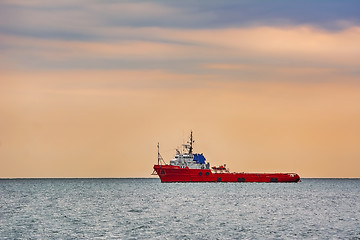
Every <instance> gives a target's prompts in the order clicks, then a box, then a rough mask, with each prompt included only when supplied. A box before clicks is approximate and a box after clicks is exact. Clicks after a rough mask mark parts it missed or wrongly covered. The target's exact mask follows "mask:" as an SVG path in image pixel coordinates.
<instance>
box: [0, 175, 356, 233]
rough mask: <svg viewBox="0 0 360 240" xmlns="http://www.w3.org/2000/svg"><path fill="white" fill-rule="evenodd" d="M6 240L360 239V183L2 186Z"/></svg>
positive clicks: (40, 182)
mask: <svg viewBox="0 0 360 240" xmlns="http://www.w3.org/2000/svg"><path fill="white" fill-rule="evenodd" d="M0 239H360V179H302V182H300V183H161V182H160V180H159V179H9V180H5V179H2V180H0Z"/></svg>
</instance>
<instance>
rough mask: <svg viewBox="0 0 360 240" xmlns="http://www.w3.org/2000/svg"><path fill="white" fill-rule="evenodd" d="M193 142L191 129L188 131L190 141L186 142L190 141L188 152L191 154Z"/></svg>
mask: <svg viewBox="0 0 360 240" xmlns="http://www.w3.org/2000/svg"><path fill="white" fill-rule="evenodd" d="M194 142H195V141H194V140H193V135H192V131H191V133H190V142H188V143H190V147H189V154H192V150H193V143H194Z"/></svg>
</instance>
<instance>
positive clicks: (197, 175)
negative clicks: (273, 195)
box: [154, 165, 300, 182]
mask: <svg viewBox="0 0 360 240" xmlns="http://www.w3.org/2000/svg"><path fill="white" fill-rule="evenodd" d="M154 170H155V171H156V173H157V174H158V175H159V177H160V180H161V182H299V181H300V177H299V175H297V174H295V173H228V172H221V173H219V172H218V173H213V172H212V171H211V170H210V169H189V168H187V167H186V168H180V167H179V166H172V165H154Z"/></svg>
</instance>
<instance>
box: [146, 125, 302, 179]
mask: <svg viewBox="0 0 360 240" xmlns="http://www.w3.org/2000/svg"><path fill="white" fill-rule="evenodd" d="M193 143H194V140H193V136H192V132H191V134H190V141H189V142H187V144H183V145H182V146H183V151H180V150H178V149H176V154H175V157H174V159H172V160H171V161H170V164H166V163H165V161H164V160H163V158H162V157H161V155H160V151H159V144H158V146H157V147H158V164H157V165H154V173H153V174H155V175H156V174H157V175H158V176H159V177H160V180H161V182H299V181H300V176H299V175H298V174H296V173H244V172H240V173H236V172H230V171H229V170H228V169H227V168H226V165H225V164H224V165H222V166H218V167H210V163H209V162H206V159H205V157H204V155H203V154H202V153H201V154H199V153H193ZM155 172H156V173H155Z"/></svg>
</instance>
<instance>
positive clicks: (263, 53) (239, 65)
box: [0, 26, 360, 80]
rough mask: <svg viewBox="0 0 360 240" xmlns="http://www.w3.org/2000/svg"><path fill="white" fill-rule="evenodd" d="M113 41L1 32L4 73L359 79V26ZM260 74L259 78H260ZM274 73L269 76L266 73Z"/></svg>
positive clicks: (134, 36)
mask: <svg viewBox="0 0 360 240" xmlns="http://www.w3.org/2000/svg"><path fill="white" fill-rule="evenodd" d="M99 34H101V35H102V36H103V37H104V38H107V40H104V41H100V40H99V41H80V40H64V39H42V38H35V37H19V36H16V35H5V34H2V35H0V38H1V39H2V42H1V43H2V47H1V49H0V51H1V52H2V57H1V58H0V61H1V62H2V63H3V64H2V68H3V69H4V68H5V69H49V70H50V69H63V70H66V69H73V70H75V69H123V70H126V69H133V70H136V69H139V70H141V69H142V70H162V71H166V72H188V73H191V74H207V73H208V71H211V74H218V75H219V76H221V75H222V74H228V77H231V78H233V79H238V80H249V79H253V80H265V79H269V77H270V76H271V77H272V78H274V79H276V78H282V79H286V78H288V80H301V79H310V80H313V79H314V78H316V77H319V76H320V77H321V79H326V78H327V76H328V79H333V78H334V76H333V74H334V73H335V75H337V76H339V78H340V76H341V75H343V78H344V79H350V78H357V77H358V75H359V73H358V71H357V69H359V62H360V46H359V44H358V43H359V42H360V27H352V28H349V29H345V30H343V31H338V32H332V31H324V30H319V29H316V28H312V27H309V26H299V27H291V28H289V27H286V28H278V27H254V28H231V29H202V30H193V29H168V28H112V27H109V28H104V29H101V30H99ZM256 72H257V73H256ZM268 73H271V74H270V75H268Z"/></svg>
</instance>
